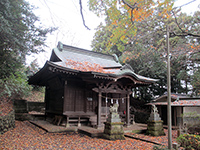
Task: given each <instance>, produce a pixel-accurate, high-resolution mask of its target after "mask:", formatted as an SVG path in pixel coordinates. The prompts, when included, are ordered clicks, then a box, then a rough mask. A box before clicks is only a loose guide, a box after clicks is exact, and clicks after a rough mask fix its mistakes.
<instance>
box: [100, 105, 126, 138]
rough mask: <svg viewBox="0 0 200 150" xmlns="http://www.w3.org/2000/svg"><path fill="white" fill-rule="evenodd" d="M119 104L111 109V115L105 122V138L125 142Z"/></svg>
mask: <svg viewBox="0 0 200 150" xmlns="http://www.w3.org/2000/svg"><path fill="white" fill-rule="evenodd" d="M118 107H119V104H114V105H113V106H111V107H110V114H109V115H108V118H107V120H106V122H105V128H104V134H103V137H104V138H105V139H108V140H124V139H125V137H124V128H123V125H124V123H122V122H121V119H120V116H119V114H118V111H117V110H118Z"/></svg>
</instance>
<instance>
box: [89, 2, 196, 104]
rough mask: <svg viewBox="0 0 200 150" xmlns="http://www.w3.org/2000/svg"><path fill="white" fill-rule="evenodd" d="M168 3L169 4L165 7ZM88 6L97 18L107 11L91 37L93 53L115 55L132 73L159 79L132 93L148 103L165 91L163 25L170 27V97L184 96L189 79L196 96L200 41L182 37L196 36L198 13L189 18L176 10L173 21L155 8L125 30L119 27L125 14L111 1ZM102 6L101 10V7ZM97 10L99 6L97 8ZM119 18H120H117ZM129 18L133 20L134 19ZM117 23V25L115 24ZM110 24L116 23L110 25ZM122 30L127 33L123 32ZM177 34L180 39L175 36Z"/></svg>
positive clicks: (164, 38)
mask: <svg viewBox="0 0 200 150" xmlns="http://www.w3.org/2000/svg"><path fill="white" fill-rule="evenodd" d="M112 2H113V3H112ZM127 2H128V1H127ZM171 2H172V1H169V3H171ZM91 3H92V5H94V4H96V5H95V6H93V7H92V8H91V9H93V10H94V11H95V12H96V13H97V14H100V9H103V8H104V9H103V10H101V11H104V12H107V11H108V13H107V14H106V20H105V21H106V25H102V24H101V25H100V26H99V27H98V28H97V32H96V33H95V36H94V40H93V41H92V48H93V50H94V51H100V52H103V53H109V54H113V53H116V54H117V55H118V56H119V57H120V61H121V62H122V63H129V64H130V65H131V66H132V68H133V69H134V71H135V73H138V74H140V75H143V76H147V77H151V78H155V79H159V81H158V82H157V84H154V85H151V86H149V87H142V88H137V89H135V90H136V91H137V92H136V93H137V95H138V96H139V97H140V98H141V99H146V100H150V99H152V98H153V97H154V96H160V95H162V94H163V93H164V92H165V91H166V80H167V76H166V75H167V74H166V71H167V69H166V36H165V35H166V25H167V24H168V25H169V26H170V32H171V33H170V48H171V49H170V51H171V90H172V92H173V93H186V94H188V93H189V90H190V89H189V87H190V86H189V85H191V79H192V85H193V86H194V92H195V93H194V94H196V95H197V94H199V89H200V88H199V85H200V83H199V82H198V80H199V71H197V69H196V66H198V64H199V60H200V59H199V58H200V56H199V52H198V51H199V46H200V41H199V38H197V37H194V36H186V33H187V32H190V33H193V34H197V35H198V34H200V26H199V25H200V24H199V20H198V16H199V14H200V12H199V11H197V12H195V13H194V15H193V16H191V15H187V14H185V13H181V11H180V10H177V9H173V12H174V14H175V15H176V18H175V16H174V15H172V14H171V15H170V13H171V12H170V9H169V10H168V11H169V14H168V15H169V16H163V15H162V13H161V12H164V11H165V8H164V7H163V6H162V5H159V6H158V7H155V9H154V12H153V14H152V15H150V16H146V17H144V18H143V19H141V20H140V19H139V20H134V25H132V26H131V27H130V29H131V30H129V26H128V25H127V24H129V23H130V22H127V24H126V25H125V26H123V25H122V24H123V20H124V18H126V17H127V12H126V11H125V10H124V12H123V13H122V11H121V10H120V5H119V8H115V2H114V1H106V2H102V3H101V2H100V1H98V0H91ZM116 3H117V2H116ZM164 3H165V2H164ZM103 4H104V6H102V5H103ZM97 6H100V8H98V7H97ZM169 8H170V7H169ZM111 9H112V10H113V11H112V13H110V12H109V11H111ZM117 10H120V14H119V15H115V14H118V13H119V12H117ZM138 13H139V12H138ZM122 14H123V15H124V18H123V17H122V18H121V17H120V15H122ZM132 17H133V18H134V17H135V16H132ZM117 19H118V21H116V20H117ZM126 19H127V18H126ZM129 19H130V16H129ZM113 20H115V21H116V22H113ZM129 21H130V20H129ZM124 30H128V31H127V32H123V31H124ZM132 30H134V32H133V31H132ZM183 31H184V33H183ZM127 34H128V35H127ZM181 34H182V36H176V35H181ZM190 71H194V72H196V73H195V74H194V76H193V75H192V74H191V73H189V72H190ZM193 81H194V82H193ZM183 83H184V84H183ZM183 85H184V86H183Z"/></svg>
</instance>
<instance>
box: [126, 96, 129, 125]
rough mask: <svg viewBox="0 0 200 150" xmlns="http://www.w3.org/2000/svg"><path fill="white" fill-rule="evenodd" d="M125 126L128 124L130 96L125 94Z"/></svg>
mask: <svg viewBox="0 0 200 150" xmlns="http://www.w3.org/2000/svg"><path fill="white" fill-rule="evenodd" d="M126 126H130V96H129V93H128V94H127V100H126Z"/></svg>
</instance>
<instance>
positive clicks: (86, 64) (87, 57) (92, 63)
mask: <svg viewBox="0 0 200 150" xmlns="http://www.w3.org/2000/svg"><path fill="white" fill-rule="evenodd" d="M60 44H61V43H60ZM59 47H62V48H59ZM55 58H56V59H55ZM58 60H59V61H58ZM50 61H51V62H52V63H54V64H55V65H58V66H61V67H64V68H69V69H74V70H78V71H82V72H98V73H104V74H111V75H115V76H122V75H130V76H133V77H134V78H136V79H137V80H141V81H146V82H156V81H158V80H156V79H151V78H147V77H144V76H140V75H138V74H136V73H134V71H133V69H132V68H131V66H130V65H125V66H122V65H121V64H120V63H119V62H118V58H117V56H115V55H107V54H103V53H98V52H94V51H89V50H85V49H81V48H77V47H73V46H68V45H62V46H59V45H58V47H57V48H54V49H53V52H52V56H51V59H50Z"/></svg>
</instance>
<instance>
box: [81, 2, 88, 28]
mask: <svg viewBox="0 0 200 150" xmlns="http://www.w3.org/2000/svg"><path fill="white" fill-rule="evenodd" d="M79 5H80V13H81V17H82V20H83V25H84V26H85V27H86V29H88V30H90V28H89V27H88V26H87V25H86V24H85V19H84V16H83V7H82V0H79Z"/></svg>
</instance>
